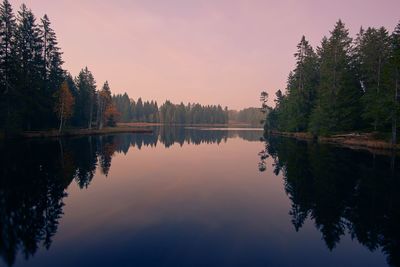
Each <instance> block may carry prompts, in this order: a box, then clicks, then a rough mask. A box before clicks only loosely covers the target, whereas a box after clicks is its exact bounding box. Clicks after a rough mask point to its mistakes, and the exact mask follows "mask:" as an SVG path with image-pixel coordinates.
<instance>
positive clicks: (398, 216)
mask: <svg viewBox="0 0 400 267" xmlns="http://www.w3.org/2000/svg"><path fill="white" fill-rule="evenodd" d="M266 151H268V153H269V155H271V157H272V158H273V159H274V166H275V173H276V174H279V172H280V171H282V173H283V177H284V184H285V191H286V193H287V194H288V196H289V198H290V200H291V202H292V208H291V211H290V215H291V216H292V223H293V225H294V227H295V229H296V230H299V229H300V228H301V227H302V225H303V224H304V221H305V220H306V219H307V217H309V216H310V218H312V219H313V220H314V223H315V226H316V227H317V228H318V229H319V230H320V231H321V233H322V236H323V239H324V240H325V242H326V245H327V247H328V248H329V249H333V248H335V246H336V245H337V244H338V243H339V242H340V239H341V237H342V236H343V235H344V234H345V233H346V232H348V233H349V234H350V235H351V236H352V237H353V238H357V240H358V241H359V242H360V243H361V244H363V245H365V246H366V247H368V248H369V249H370V250H376V249H379V248H381V249H382V251H383V252H384V253H385V254H386V255H387V257H388V263H389V264H391V265H396V266H397V265H400V256H399V255H400V231H399V228H398V225H399V223H400V195H399V191H398V190H399V189H398V188H399V186H400V179H399V178H398V177H400V168H399V167H397V169H395V168H393V167H395V165H393V164H392V163H391V162H393V160H392V159H390V158H389V157H385V156H377V155H371V154H369V153H368V152H359V151H353V150H349V149H344V148H336V147H331V146H326V145H317V144H307V143H306V142H299V141H296V140H293V139H285V138H270V139H269V140H268V142H267V144H266ZM261 160H262V159H261ZM391 164H392V168H391Z"/></svg>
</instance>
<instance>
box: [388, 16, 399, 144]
mask: <svg viewBox="0 0 400 267" xmlns="http://www.w3.org/2000/svg"><path fill="white" fill-rule="evenodd" d="M390 39H391V40H390V57H389V63H388V65H387V70H386V79H385V80H386V82H385V85H386V86H387V88H388V94H387V101H386V102H385V107H388V108H389V110H388V113H389V114H390V119H391V124H392V144H396V143H397V131H398V127H399V126H398V118H399V117H400V23H399V24H397V26H396V28H395V30H394V31H393V33H392V35H391V38H390Z"/></svg>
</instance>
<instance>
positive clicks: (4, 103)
mask: <svg viewBox="0 0 400 267" xmlns="http://www.w3.org/2000/svg"><path fill="white" fill-rule="evenodd" d="M16 27H17V25H16V20H15V16H14V14H13V11H12V7H11V4H10V3H9V1H8V0H4V1H3V2H2V3H1V5H0V75H1V76H0V77H1V78H0V79H1V80H0V88H1V89H0V95H2V96H3V97H1V100H0V114H1V115H0V125H4V128H5V130H6V132H9V131H11V130H12V128H15V127H16V125H13V124H15V123H16V122H17V120H18V118H17V109H16V107H15V106H13V103H15V101H16V98H17V96H18V93H17V91H16V90H17V88H16V77H15V73H16V67H17V66H16V51H15V49H16V37H15V32H16Z"/></svg>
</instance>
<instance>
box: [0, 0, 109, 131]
mask: <svg viewBox="0 0 400 267" xmlns="http://www.w3.org/2000/svg"><path fill="white" fill-rule="evenodd" d="M62 54H63V53H62V52H61V49H60V47H59V46H58V41H57V37H56V33H55V32H54V30H53V29H52V28H51V23H50V20H49V18H48V16H47V15H44V16H43V18H41V19H39V20H37V19H36V17H35V15H34V14H33V13H32V11H31V10H30V9H28V8H27V7H26V5H24V4H23V5H22V6H21V8H20V10H19V11H18V12H17V14H16V15H15V14H14V13H13V9H12V6H11V4H10V3H9V1H8V0H4V1H3V2H2V3H1V5H0V72H1V78H0V86H1V94H2V97H1V98H0V129H2V130H3V131H4V132H5V133H6V134H7V133H14V132H19V131H26V130H34V129H49V128H57V127H58V128H59V130H60V131H61V130H62V128H63V126H64V125H65V124H66V123H67V121H68V120H69V122H70V125H72V126H75V127H87V128H89V129H90V128H91V127H92V126H94V125H95V126H97V127H98V128H102V127H103V125H113V124H115V117H116V115H117V113H116V110H115V108H114V107H113V106H112V102H111V90H110V87H109V85H108V82H105V83H104V85H103V86H102V87H101V89H99V90H98V89H97V86H96V81H95V79H94V77H93V74H92V73H91V72H90V71H89V70H88V68H87V67H86V68H84V69H82V70H81V72H80V73H79V75H78V76H77V77H75V78H73V77H72V76H71V74H69V73H68V72H67V71H65V70H64V69H63V68H62V65H63V63H64V62H63V59H62Z"/></svg>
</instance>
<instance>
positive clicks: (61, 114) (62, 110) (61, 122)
mask: <svg viewBox="0 0 400 267" xmlns="http://www.w3.org/2000/svg"><path fill="white" fill-rule="evenodd" d="M63 119H64V101H62V103H61V112H60V128H59V129H58V132H59V133H61V131H62V125H63Z"/></svg>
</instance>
